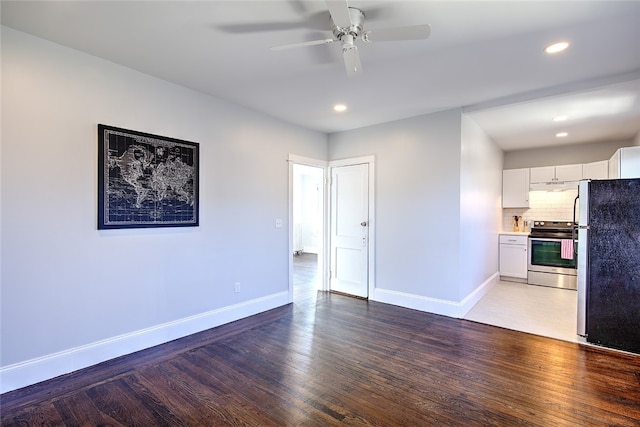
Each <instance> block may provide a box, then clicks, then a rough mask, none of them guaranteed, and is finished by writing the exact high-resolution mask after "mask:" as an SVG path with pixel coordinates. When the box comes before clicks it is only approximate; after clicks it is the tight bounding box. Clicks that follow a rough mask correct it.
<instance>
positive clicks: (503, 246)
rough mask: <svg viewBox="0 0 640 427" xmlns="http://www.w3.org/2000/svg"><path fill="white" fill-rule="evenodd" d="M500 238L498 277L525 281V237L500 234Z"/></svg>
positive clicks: (526, 256)
mask: <svg viewBox="0 0 640 427" xmlns="http://www.w3.org/2000/svg"><path fill="white" fill-rule="evenodd" d="M499 238H500V277H501V278H502V279H503V280H509V278H514V279H520V280H518V281H519V282H521V281H523V279H524V280H526V279H527V261H528V255H527V236H526V235H510V234H501V235H500V236H499Z"/></svg>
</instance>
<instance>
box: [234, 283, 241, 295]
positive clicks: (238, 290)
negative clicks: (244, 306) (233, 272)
mask: <svg viewBox="0 0 640 427" xmlns="http://www.w3.org/2000/svg"><path fill="white" fill-rule="evenodd" d="M233 289H234V291H235V293H236V294H237V293H238V292H240V282H236V283H234V285H233Z"/></svg>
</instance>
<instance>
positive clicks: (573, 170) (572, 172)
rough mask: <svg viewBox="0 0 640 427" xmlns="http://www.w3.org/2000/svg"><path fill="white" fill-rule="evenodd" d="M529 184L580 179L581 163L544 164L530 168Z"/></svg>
mask: <svg viewBox="0 0 640 427" xmlns="http://www.w3.org/2000/svg"><path fill="white" fill-rule="evenodd" d="M530 177H531V181H530V182H531V184H540V183H545V184H546V183H557V182H566V181H580V180H581V179H582V165H581V164H580V165H562V166H544V167H540V168H531V174H530Z"/></svg>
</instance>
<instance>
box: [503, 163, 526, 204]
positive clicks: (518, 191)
mask: <svg viewBox="0 0 640 427" xmlns="http://www.w3.org/2000/svg"><path fill="white" fill-rule="evenodd" d="M502 207H503V208H528V207H529V169H507V170H503V171H502Z"/></svg>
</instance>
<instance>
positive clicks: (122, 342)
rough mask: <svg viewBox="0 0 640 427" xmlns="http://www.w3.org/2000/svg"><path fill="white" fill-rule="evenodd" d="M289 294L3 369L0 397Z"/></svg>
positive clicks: (284, 300) (279, 302)
mask: <svg viewBox="0 0 640 427" xmlns="http://www.w3.org/2000/svg"><path fill="white" fill-rule="evenodd" d="M288 302H289V294H288V292H280V293H277V294H273V295H268V296H266V297H262V298H257V299H254V300H250V301H245V302H243V303H240V304H235V305H231V306H227V307H223V308H220V309H217V310H212V311H208V312H205V313H201V314H197V315H194V316H189V317H186V318H183V319H178V320H174V321H172V322H167V323H164V324H161V325H157V326H153V327H150V328H146V329H141V330H138V331H134V332H130V333H127V334H123V335H119V336H116V337H112V338H108V339H105V340H101V341H97V342H93V343H90V344H87V345H83V346H80V347H74V348H70V349H68V350H64V351H61V352H57V353H53V354H48V355H46V356H42V357H38V358H35V359H30V360H26V361H24V362H19V363H15V364H12V365H8V366H4V367H2V368H0V393H5V392H8V391H11V390H16V389H18V388H22V387H26V386H28V385H32V384H35V383H38V382H40V381H45V380H48V379H51V378H55V377H57V376H60V375H63V374H68V373H70V372H73V371H77V370H79V369H83V368H86V367H89V366H92V365H95V364H98V363H101V362H104V361H107V360H110V359H113V358H116V357H120V356H124V355H126V354H130V353H133V352H136V351H139V350H144V349H145V348H149V347H153V346H155V345H158V344H163V343H166V342H169V341H172V340H175V339H178V338H182V337H185V336H187V335H191V334H194V333H196V332H201V331H204V330H207V329H210V328H215V327H216V326H220V325H224V324H225V323H229V322H233V321H236V320H239V319H242V318H244V317H248V316H252V315H254V314H258V313H262V312H263V311H267V310H271V309H273V308H276V307H280V306H283V305H285V304H288Z"/></svg>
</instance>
